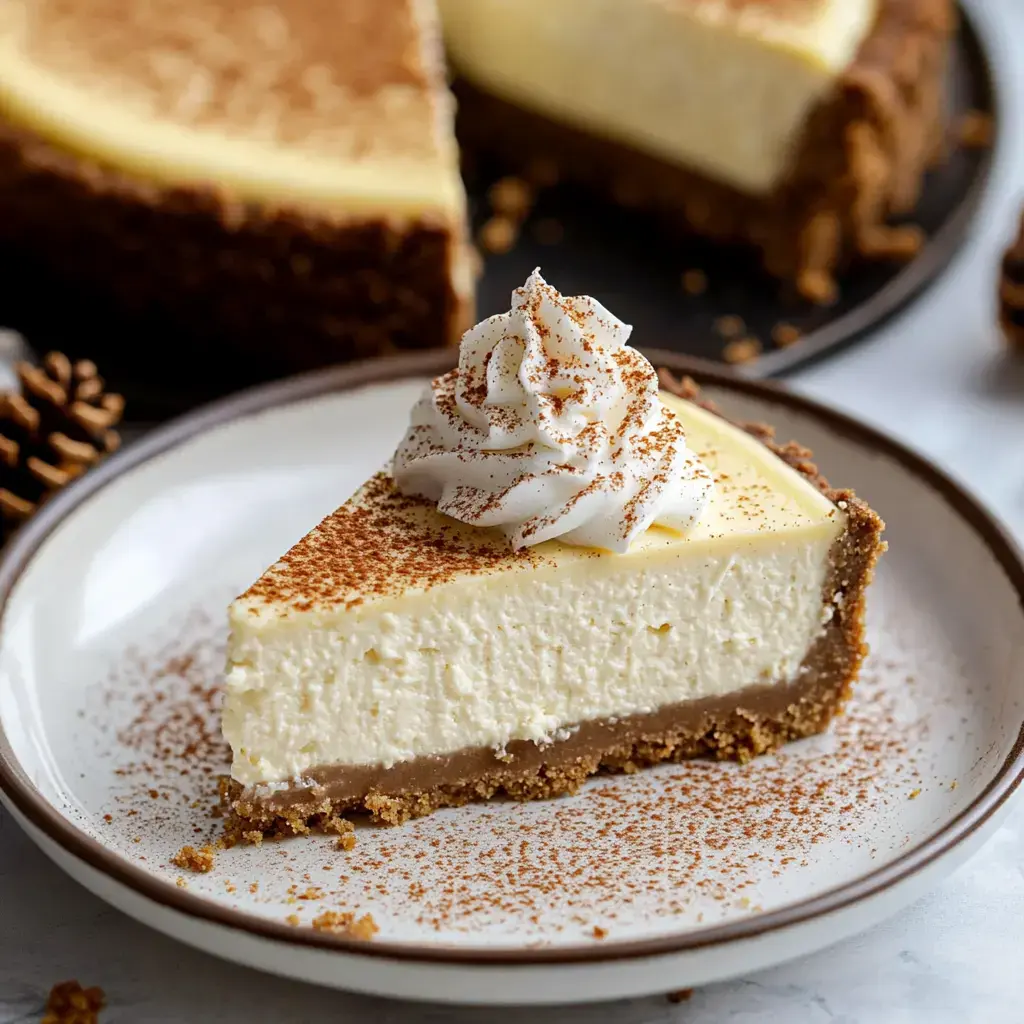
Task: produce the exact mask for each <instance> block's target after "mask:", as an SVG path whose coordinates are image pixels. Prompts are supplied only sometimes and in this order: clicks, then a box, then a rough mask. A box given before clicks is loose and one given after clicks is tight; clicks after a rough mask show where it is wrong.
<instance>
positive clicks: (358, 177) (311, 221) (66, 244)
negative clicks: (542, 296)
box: [0, 0, 472, 383]
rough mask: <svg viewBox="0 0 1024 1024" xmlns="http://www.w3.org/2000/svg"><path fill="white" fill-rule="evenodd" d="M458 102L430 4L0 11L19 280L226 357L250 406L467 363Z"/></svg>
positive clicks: (9, 225)
mask: <svg viewBox="0 0 1024 1024" xmlns="http://www.w3.org/2000/svg"><path fill="white" fill-rule="evenodd" d="M444 79H445V71H444V65H443V58H442V50H441V40H440V35H439V27H438V25H437V12H436V10H435V8H434V6H433V3H432V2H431V0H344V3H328V2H324V0H289V2H288V3H255V2H234V0H155V2H154V0H90V2H88V3H77V2H69V0H0V245H2V246H3V248H4V250H5V252H6V254H7V257H8V260H7V262H8V266H7V267H6V269H7V270H8V272H9V275H8V277H7V280H8V281H11V280H14V279H22V278H23V279H24V280H23V286H24V288H26V289H30V290H31V289H34V291H35V294H36V302H37V303H43V301H44V300H43V296H42V295H40V294H39V293H38V292H39V289H40V288H42V287H43V282H52V283H53V284H54V285H67V286H70V289H71V291H72V293H73V294H76V295H80V296H81V297H82V298H83V299H84V300H86V301H88V300H89V299H91V298H93V297H95V298H98V299H100V300H102V301H104V302H105V307H104V308H105V309H107V310H109V311H111V312H116V313H122V314H126V315H127V319H128V321H129V322H130V321H131V319H132V318H133V317H134V318H137V319H138V320H139V321H140V322H142V323H145V324H148V325H153V324H156V325H157V328H158V329H162V328H166V331H165V333H166V335H167V336H170V337H176V338H177V339H178V341H176V342H175V346H174V349H178V348H181V347H183V346H187V351H188V354H189V355H191V356H192V357H193V358H194V359H195V358H200V359H202V358H205V359H206V360H207V361H209V360H210V359H211V357H213V358H216V356H217V355H218V354H219V353H221V352H228V353H230V356H231V362H233V364H234V368H233V373H231V374H230V376H231V378H232V379H233V380H234V381H235V382H236V383H237V382H238V381H240V380H245V379H246V377H247V375H248V374H249V372H250V371H251V369H252V364H254V363H255V364H258V365H259V367H260V368H261V370H262V371H264V372H263V373H262V374H261V375H264V376H266V375H270V374H274V373H285V372H288V371H291V370H295V369H302V368H308V367H312V366H317V365H323V364H324V363H331V362H337V361H343V360H346V359H352V358H356V357H360V356H370V355H377V354H379V353H381V352H386V351H391V350H395V349H406V348H422V347H429V346H438V345H444V344H447V343H449V342H451V341H453V340H456V339H457V338H458V336H459V335H460V334H461V332H462V331H463V330H465V328H466V327H468V326H469V323H470V320H471V315H472V281H471V278H470V273H469V263H468V248H467V245H466V242H465V234H464V232H465V195H464V192H463V188H462V182H461V179H460V177H459V170H458V149H457V147H456V144H455V139H454V135H453V128H452V117H453V108H454V105H453V101H452V98H451V95H450V94H449V92H448V89H447V87H446V85H445V80H444ZM25 271H29V272H30V273H25ZM33 275H34V276H33ZM67 312H68V316H69V322H71V323H73V322H74V319H75V317H76V316H78V315H79V310H76V309H69V310H68V311H67ZM56 313H57V314H58V315H59V313H60V310H57V311H56ZM117 326H118V319H117V318H113V319H112V322H111V323H110V327H111V329H112V330H115V331H116V330H117ZM75 333H76V335H77V334H78V333H79V332H78V331H77V330H76V331H75ZM111 340H112V339H110V338H107V337H97V338H95V339H94V344H95V345H100V346H103V345H106V344H109V343H111ZM121 346H122V348H123V349H125V350H131V351H128V352H127V354H128V355H135V356H137V357H139V358H138V359H137V361H138V362H141V363H143V364H145V363H146V361H147V358H148V362H149V365H150V366H151V367H155V366H156V365H158V363H159V362H160V361H164V360H166V361H168V362H169V361H171V360H173V358H174V356H175V354H176V352H175V350H174V349H168V350H165V351H160V352H153V351H152V350H151V348H152V346H151V345H149V344H147V337H146V336H145V335H143V336H142V337H140V336H138V335H137V334H132V333H131V332H129V333H128V334H127V335H126V336H125V337H124V338H123V339H121ZM139 349H141V350H142V351H141V353H140V352H139V351H138V350H139ZM147 349H148V350H149V351H147ZM200 365H201V364H200ZM229 365H230V364H229Z"/></svg>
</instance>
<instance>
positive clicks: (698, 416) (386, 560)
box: [232, 393, 842, 628]
mask: <svg viewBox="0 0 1024 1024" xmlns="http://www.w3.org/2000/svg"><path fill="white" fill-rule="evenodd" d="M661 397H662V400H663V401H664V402H665V403H666V404H667V405H668V406H669V408H671V409H672V411H673V412H675V414H676V415H677V416H678V417H679V419H680V421H681V422H682V423H683V426H684V428H685V430H686V434H687V441H688V444H689V445H690V447H691V448H692V450H693V451H694V452H696V453H697V454H698V455H699V457H700V459H701V461H702V462H703V463H704V464H705V465H706V466H707V467H708V469H709V470H710V472H711V473H712V474H713V476H714V480H715V488H714V492H713V494H712V498H711V501H710V504H709V506H708V508H707V509H706V510H705V512H704V514H703V515H702V516H701V518H700V520H699V521H698V522H697V524H696V525H695V526H694V527H693V528H692V529H690V530H688V531H686V532H685V533H677V532H675V531H672V530H668V529H664V528H661V527H652V528H651V529H650V530H648V531H647V533H646V534H644V535H643V536H642V537H641V538H640V539H639V540H637V541H635V542H634V543H633V545H632V546H631V548H630V549H629V552H628V553H627V554H625V555H616V554H612V553H610V552H606V551H602V550H600V549H595V548H586V547H578V546H572V545H568V544H563V543H561V542H559V541H549V542H547V543H544V544H541V545H538V546H537V547H533V548H526V549H523V550H521V551H513V550H512V549H511V547H510V544H509V541H508V540H507V538H506V537H505V536H504V535H503V534H502V533H500V532H499V531H497V530H490V529H480V528H477V527H471V526H466V525H464V524H462V523H459V522H457V521H456V520H454V519H450V518H448V517H447V516H444V515H441V514H440V513H438V512H437V511H436V508H435V507H434V504H433V503H431V502H430V501H427V500H425V499H421V498H410V497H405V496H403V495H401V494H399V493H398V491H397V489H396V488H395V485H394V482H393V480H392V479H391V477H390V474H388V473H380V474H378V475H377V476H375V477H373V478H372V479H371V480H370V481H369V482H368V483H367V484H365V485H364V486H363V487H362V488H361V489H360V490H359V491H358V492H357V493H356V494H355V495H354V496H353V497H352V498H351V499H350V500H349V501H348V502H347V503H346V504H344V505H343V506H341V508H339V509H338V510H337V511H336V512H334V513H333V514H332V515H330V516H328V517H327V518H326V519H325V520H324V521H323V522H322V523H321V524H320V525H319V526H317V527H316V528H315V529H314V530H313V531H312V532H311V533H309V534H308V535H307V536H306V537H305V538H303V539H302V540H301V541H300V542H299V543H298V544H296V545H295V546H294V547H293V548H292V549H291V550H290V551H289V552H288V553H287V554H286V555H285V556H284V557H283V558H282V559H281V560H280V561H279V562H278V563H277V564H275V565H274V566H272V567H271V568H270V569H268V570H267V572H266V573H264V575H263V576H262V577H261V578H260V579H259V580H258V581H257V582H256V583H255V584H254V585H253V586H252V587H251V588H250V589H249V590H248V591H247V592H246V593H245V594H243V595H242V596H241V597H240V598H239V599H238V600H237V601H236V602H235V603H234V605H233V607H232V617H233V619H234V620H235V621H236V622H244V623H245V624H247V626H249V627H250V628H252V627H255V628H259V627H260V626H263V625H271V624H273V623H274V622H276V621H280V620H281V619H293V618H294V617H296V616H297V615H303V614H304V613H315V614H322V613H328V614H329V613H331V612H335V611H344V612H346V613H350V614H353V613H355V614H356V616H358V614H359V613H363V612H366V611H368V610H371V609H374V610H380V611H385V610H387V609H388V608H390V607H392V606H393V605H394V602H395V600H396V599H399V598H402V597H403V596H406V595H409V594H412V593H422V592H425V591H429V590H432V589H434V588H436V587H440V586H445V585H449V584H456V583H460V582H467V581H471V580H473V579H486V578H488V577H494V576H497V575H500V574H504V573H511V572H521V571H528V570H535V571H537V570H544V569H546V568H548V569H553V570H555V571H557V572H559V573H561V574H564V573H566V572H573V571H578V572H583V573H599V572H601V571H602V570H609V571H610V570H613V569H614V568H615V567H616V566H617V565H621V564H622V560H623V559H625V560H627V561H629V560H633V559H635V560H638V561H643V562H646V561H648V560H649V559H650V558H651V557H652V556H656V555H657V554H658V550H659V549H662V550H665V549H669V548H674V547H677V546H683V547H684V548H685V549H687V551H692V552H693V553H694V554H696V553H697V552H698V551H700V550H706V551H709V552H715V553H717V554H719V555H722V554H725V553H727V551H728V549H729V548H730V547H735V548H737V549H740V550H746V551H754V550H757V549H758V548H760V547H763V546H764V545H766V544H771V543H772V542H773V538H780V537H793V536H797V535H800V534H801V533H805V532H810V533H819V532H822V531H824V532H825V533H827V534H829V535H833V534H838V532H839V531H840V530H841V528H842V523H841V519H842V513H841V512H840V511H839V510H838V509H837V508H836V507H835V506H834V505H833V504H832V502H830V501H829V500H828V498H826V497H825V496H824V495H823V494H821V493H820V492H819V491H818V490H817V489H816V488H814V487H813V486H812V485H811V484H810V483H809V482H808V481H807V480H806V479H805V478H804V477H802V476H801V475H800V474H799V473H797V472H796V471H795V470H794V469H792V468H791V467H789V466H788V465H786V464H785V463H784V462H783V461H782V460H781V459H779V458H778V457H777V456H775V455H774V454H773V453H772V452H770V451H769V450H768V449H767V448H766V447H765V446H764V445H762V444H761V443H760V442H758V441H757V440H756V439H754V438H753V437H751V436H750V435H748V434H746V433H745V432H744V431H742V430H740V429H739V428H737V427H735V426H733V425H732V424H730V423H728V422H726V421H725V420H723V419H721V418H720V417H718V416H715V415H714V414H713V413H709V412H707V411H705V410H703V409H701V408H699V407H697V406H696V405H694V404H693V403H691V402H687V401H684V400H682V399H679V398H676V397H675V396H673V395H669V394H667V393H663V394H662V396H661Z"/></svg>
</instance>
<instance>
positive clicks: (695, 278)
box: [682, 267, 708, 295]
mask: <svg viewBox="0 0 1024 1024" xmlns="http://www.w3.org/2000/svg"><path fill="white" fill-rule="evenodd" d="M682 285H683V291H684V292H686V294H687V295H703V294H704V293H705V292H706V291H707V290H708V275H707V274H705V273H704V271H703V270H700V269H699V268H696V267H693V268H691V269H690V270H684V271H683V276H682Z"/></svg>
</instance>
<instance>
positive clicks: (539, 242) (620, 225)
mask: <svg viewBox="0 0 1024 1024" xmlns="http://www.w3.org/2000/svg"><path fill="white" fill-rule="evenodd" d="M948 74H949V88H948V96H949V104H950V117H949V121H950V124H951V125H955V124H956V123H957V122H958V121H959V120H960V119H961V118H962V117H963V116H964V115H966V114H968V113H969V112H971V111H978V112H981V113H982V114H986V115H989V116H991V117H992V119H993V123H994V124H997V116H998V103H997V97H996V93H995V86H994V81H993V76H992V74H991V69H990V66H989V60H988V56H987V54H986V52H985V48H984V45H983V43H982V40H981V37H980V36H979V34H978V33H977V31H976V30H975V28H974V26H973V25H972V24H971V21H970V19H969V17H968V16H967V14H966V13H964V12H962V14H961V23H960V30H959V34H958V37H957V42H956V46H955V47H954V53H953V59H952V61H951V62H950V67H949V72H948ZM997 131H998V125H997ZM991 163H992V149H991V147H986V148H968V147H964V146H956V145H952V144H951V148H950V154H949V159H948V160H947V161H946V162H944V163H943V165H942V166H941V167H939V168H937V169H936V170H935V171H934V172H933V173H932V174H930V175H929V177H928V180H927V182H926V185H925V189H924V192H923V195H922V199H921V202H920V204H919V206H918V208H917V210H915V211H914V213H913V214H912V216H911V217H910V218H908V220H909V221H910V222H912V223H914V224H916V225H919V226H920V227H921V228H922V229H923V230H924V232H925V234H926V237H927V241H926V243H925V245H924V247H923V248H922V250H921V251H920V253H919V254H918V255H917V256H916V257H915V258H914V259H913V260H912V261H910V262H909V263H895V262H889V263H885V262H879V263H870V264H860V265H857V266H855V267H853V268H851V269H850V270H849V271H848V272H847V273H846V274H844V276H843V277H842V278H841V281H840V286H841V287H840V298H839V300H838V301H837V302H836V304H835V305H833V306H831V307H816V306H813V305H811V304H810V303H807V302H805V301H803V300H800V299H799V298H797V297H796V296H795V295H793V294H788V293H787V290H786V289H785V288H783V287H781V286H780V285H779V283H778V282H777V281H775V280H773V279H771V278H769V277H768V276H767V275H766V274H764V273H763V272H762V271H761V270H760V268H759V267H758V265H757V262H756V259H755V258H754V257H753V256H752V255H750V254H748V253H747V252H745V251H742V250H737V249H733V248H731V247H722V246H717V245H714V244H711V243H708V242H705V241H702V240H699V239H690V240H685V241H679V240H675V241H667V240H665V239H664V238H663V237H661V236H659V234H658V233H657V231H655V230H652V225H651V222H650V221H649V220H647V219H646V218H644V217H643V216H641V215H638V214H635V213H631V212H630V211H628V210H625V209H622V208H620V207H616V206H613V205H611V204H608V203H603V202H600V201H599V200H595V199H593V198H588V197H587V196H585V195H581V194H580V193H579V192H577V191H574V190H572V189H569V188H564V187H554V188H552V189H550V190H547V191H545V192H544V193H542V195H541V196H540V197H539V200H538V202H537V204H536V206H535V207H534V209H533V210H532V211H531V214H530V217H529V219H528V220H527V221H526V223H525V225H524V227H523V230H522V232H521V234H520V236H519V239H518V240H517V242H516V244H515V245H514V246H513V247H512V249H511V250H510V251H508V252H507V253H504V254H501V255H488V256H486V257H485V261H484V268H483V274H482V277H481V279H480V281H479V284H478V289H477V312H478V314H479V315H480V317H484V316H489V315H491V314H493V313H496V312H500V311H502V310H507V309H508V307H509V296H510V293H511V292H512V289H513V288H515V287H517V286H518V285H520V284H522V283H523V281H524V280H525V279H526V277H527V275H528V274H529V272H530V271H531V270H532V269H533V268H534V267H536V266H539V267H541V269H542V271H543V273H544V275H545V277H546V278H547V279H548V280H549V281H550V282H551V283H552V284H554V285H555V286H556V287H557V288H558V289H559V290H560V291H562V292H563V293H566V294H578V293H584V294H590V295H594V296H596V297H597V298H599V299H600V301H601V302H602V303H604V304H605V305H606V306H607V307H608V308H609V309H611V310H612V311H613V312H614V313H615V314H616V315H617V316H618V317H620V318H621V319H623V320H625V321H626V322H627V323H631V324H633V325H634V334H633V341H634V343H635V344H637V345H639V346H641V347H647V348H652V347H653V348H660V349H665V350H669V351H673V352H679V353H683V354H686V355H690V356H694V357H697V358H701V359H705V360H711V361H719V360H721V359H722V353H723V347H724V345H725V339H724V338H723V336H722V334H721V332H720V331H719V330H718V329H717V328H716V321H718V320H719V319H720V318H721V317H723V316H735V317H740V318H741V319H742V321H743V323H744V325H745V333H746V334H747V335H753V336H755V337H757V338H758V339H759V340H760V341H761V342H762V344H763V346H764V352H763V354H762V355H761V356H760V358H758V359H756V360H754V361H752V362H748V363H744V364H743V365H741V366H737V367H735V370H736V371H737V372H738V373H740V374H742V375H744V376H748V377H769V376H775V375H779V374H782V373H785V372H787V371H789V370H792V369H793V368H795V367H797V366H799V365H802V364H805V363H807V362H809V361H810V360H813V359H819V358H822V357H825V356H827V355H830V354H831V353H833V352H836V351H838V350H839V349H840V348H842V347H843V346H845V345H847V344H849V343H851V342H853V341H855V340H856V339H857V338H859V337H863V336H864V335H865V334H866V333H867V332H868V331H869V330H870V329H871V328H873V327H876V326H877V325H878V324H880V323H881V322H882V321H884V320H885V319H886V318H887V317H889V316H891V315H892V314H893V313H895V312H896V311H897V310H898V309H900V308H901V307H902V306H904V305H905V304H906V303H908V302H909V301H910V300H911V299H913V298H914V297H915V296H917V295H918V294H920V293H921V292H922V291H923V289H924V288H926V287H927V286H928V285H930V284H932V283H934V282H935V281H936V280H937V279H938V277H939V276H940V274H941V272H942V271H943V269H944V268H945V267H946V266H947V264H948V263H949V262H950V261H951V260H952V258H953V256H954V255H955V254H956V252H957V250H958V248H959V246H960V244H961V242H962V241H963V239H964V237H965V235H966V233H967V231H968V229H969V227H970V225H971V223H972V221H973V218H974V215H975V213H976V212H977V209H978V205H979V201H980V198H981V196H982V194H983V192H984V188H985V185H986V182H987V179H988V175H989V170H990V167H991ZM492 181H493V177H490V178H489V177H488V175H487V169H486V168H481V169H478V171H477V173H475V174H474V176H473V178H472V179H471V180H470V182H469V184H468V188H469V194H470V208H471V214H472V217H473V221H474V226H475V227H479V226H480V225H481V224H482V222H483V221H484V220H485V219H486V217H487V216H488V203H487V201H486V194H487V189H488V187H489V185H490V184H491V183H492ZM556 234H557V235H558V237H557V238H556V237H555V235H556ZM690 268H699V269H700V270H702V271H703V272H704V273H705V275H706V278H707V281H708V285H707V288H706V290H705V291H704V292H703V293H701V294H699V295H692V294H688V293H687V292H686V290H685V289H684V288H683V285H682V275H683V272H684V271H686V270H687V269H690ZM16 292H17V290H16V289H12V290H10V291H8V292H7V293H6V294H4V293H3V291H0V325H2V326H6V327H12V328H14V329H15V330H17V331H19V332H20V333H21V334H22V335H23V336H24V337H25V338H26V340H27V341H28V343H29V345H30V346H31V347H32V348H33V349H35V350H36V351H37V352H39V353H40V354H41V353H42V352H44V351H47V350H49V349H52V348H58V349H63V350H64V351H68V352H69V353H70V354H71V355H86V356H95V357H96V358H97V360H100V359H101V358H102V354H103V344H102V339H103V337H104V334H105V333H106V332H107V329H108V328H109V327H110V319H109V317H110V314H109V313H104V312H103V311H102V310H100V309H98V308H93V307H92V306H91V305H90V304H89V303H88V302H87V301H85V300H83V298H82V297H81V296H72V295H62V294H51V295H50V299H49V301H48V303H47V304H46V305H47V307H48V308H50V309H55V308H58V307H62V306H63V307H64V308H66V307H67V305H69V304H70V305H72V306H73V308H76V312H78V315H79V317H80V330H79V332H77V333H78V337H77V338H76V339H73V340H72V339H68V338H67V337H62V336H60V335H59V334H58V333H57V332H55V331H53V330H52V329H48V327H47V320H48V313H47V310H46V309H43V308H40V306H39V303H38V300H37V299H36V298H34V296H33V298H32V299H30V300H28V301H26V299H27V296H25V295H21V294H16ZM33 292H35V290H34V289H33ZM35 294H38V292H35ZM62 322H64V323H66V319H63V321H62ZM778 323H787V324H791V325H793V326H795V327H796V328H797V329H798V330H799V331H800V333H801V337H800V340H798V341H797V342H795V343H793V344H790V345H788V346H787V347H784V348H780V347H776V346H775V345H774V344H773V342H772V340H771V336H772V328H773V327H774V326H775V325H776V324H778ZM155 327H156V329H155V330H154V331H152V332H149V331H145V330H143V331H141V332H140V337H139V346H138V353H137V354H138V358H137V359H133V360H132V365H129V364H128V363H127V362H123V363H121V364H120V365H118V364H117V363H115V364H113V365H112V364H111V361H109V360H107V359H104V360H103V361H102V363H101V369H102V370H103V372H104V375H105V376H106V378H107V380H108V382H109V385H110V387H111V388H114V389H117V390H119V391H121V392H123V393H124V394H125V396H126V398H127V399H128V403H129V411H130V415H131V416H132V418H133V419H145V420H150V421H152V420H155V419H162V418H165V417H166V416H168V415H172V414H174V413H177V412H181V411H183V410H185V409H187V408H190V407H192V406H195V405H197V404H199V403H201V402H203V401H206V400H208V399H211V398H214V397H217V396H218V395H220V394H223V393H225V392H226V391H230V390H234V389H237V388H240V387H244V386H246V385H248V384H251V383H253V382H254V381H255V380H257V379H259V374H258V371H254V368H253V367H247V366H244V365H238V366H236V367H234V368H233V369H232V372H231V373H230V375H227V376H225V375H224V374H223V373H216V374H215V373H208V372H206V370H205V368H204V365H203V361H202V358H201V357H202V354H201V353H198V354H197V353H195V352H193V351H190V350H189V346H188V345H187V343H186V339H174V338H165V337H162V336H161V333H160V331H159V325H155ZM79 349H80V351H76V350H79Z"/></svg>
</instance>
